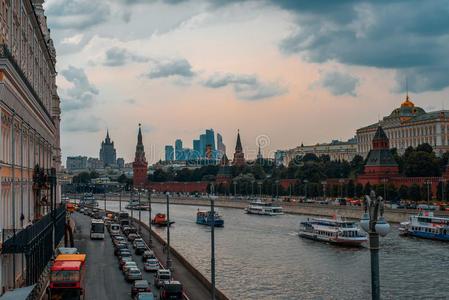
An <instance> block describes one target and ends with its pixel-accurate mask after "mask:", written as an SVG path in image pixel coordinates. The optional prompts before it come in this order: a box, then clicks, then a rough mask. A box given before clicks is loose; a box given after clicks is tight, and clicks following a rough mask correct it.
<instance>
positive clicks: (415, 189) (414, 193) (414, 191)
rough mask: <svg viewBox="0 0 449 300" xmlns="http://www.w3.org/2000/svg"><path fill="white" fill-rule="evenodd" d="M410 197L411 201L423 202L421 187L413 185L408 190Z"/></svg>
mask: <svg viewBox="0 0 449 300" xmlns="http://www.w3.org/2000/svg"><path fill="white" fill-rule="evenodd" d="M408 196H409V198H410V200H412V201H415V202H416V201H419V200H421V199H422V197H421V189H420V187H419V185H417V184H412V185H411V186H410V188H409V189H408Z"/></svg>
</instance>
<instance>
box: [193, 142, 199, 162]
mask: <svg viewBox="0 0 449 300" xmlns="http://www.w3.org/2000/svg"><path fill="white" fill-rule="evenodd" d="M193 151H194V152H195V157H196V158H201V144H200V140H193Z"/></svg>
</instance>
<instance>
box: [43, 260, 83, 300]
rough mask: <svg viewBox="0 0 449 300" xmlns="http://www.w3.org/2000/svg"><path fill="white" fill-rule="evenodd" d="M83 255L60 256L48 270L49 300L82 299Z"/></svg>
mask: <svg viewBox="0 0 449 300" xmlns="http://www.w3.org/2000/svg"><path fill="white" fill-rule="evenodd" d="M85 260H86V255H85V254H60V255H58V256H57V257H56V259H55V261H54V263H53V265H52V266H51V268H50V282H49V285H48V288H47V294H48V299H49V300H60V299H64V300H80V299H84V272H85V270H84V266H85Z"/></svg>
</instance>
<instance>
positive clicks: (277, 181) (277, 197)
mask: <svg viewBox="0 0 449 300" xmlns="http://www.w3.org/2000/svg"><path fill="white" fill-rule="evenodd" d="M278 199H279V180H276V200H278Z"/></svg>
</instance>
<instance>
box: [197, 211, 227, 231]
mask: <svg viewBox="0 0 449 300" xmlns="http://www.w3.org/2000/svg"><path fill="white" fill-rule="evenodd" d="M214 215H215V216H214V226H215V227H223V226H224V220H223V218H222V217H221V216H220V215H219V214H218V212H215V214H214ZM196 224H200V225H207V226H212V212H211V211H204V210H198V211H197V212H196Z"/></svg>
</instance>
